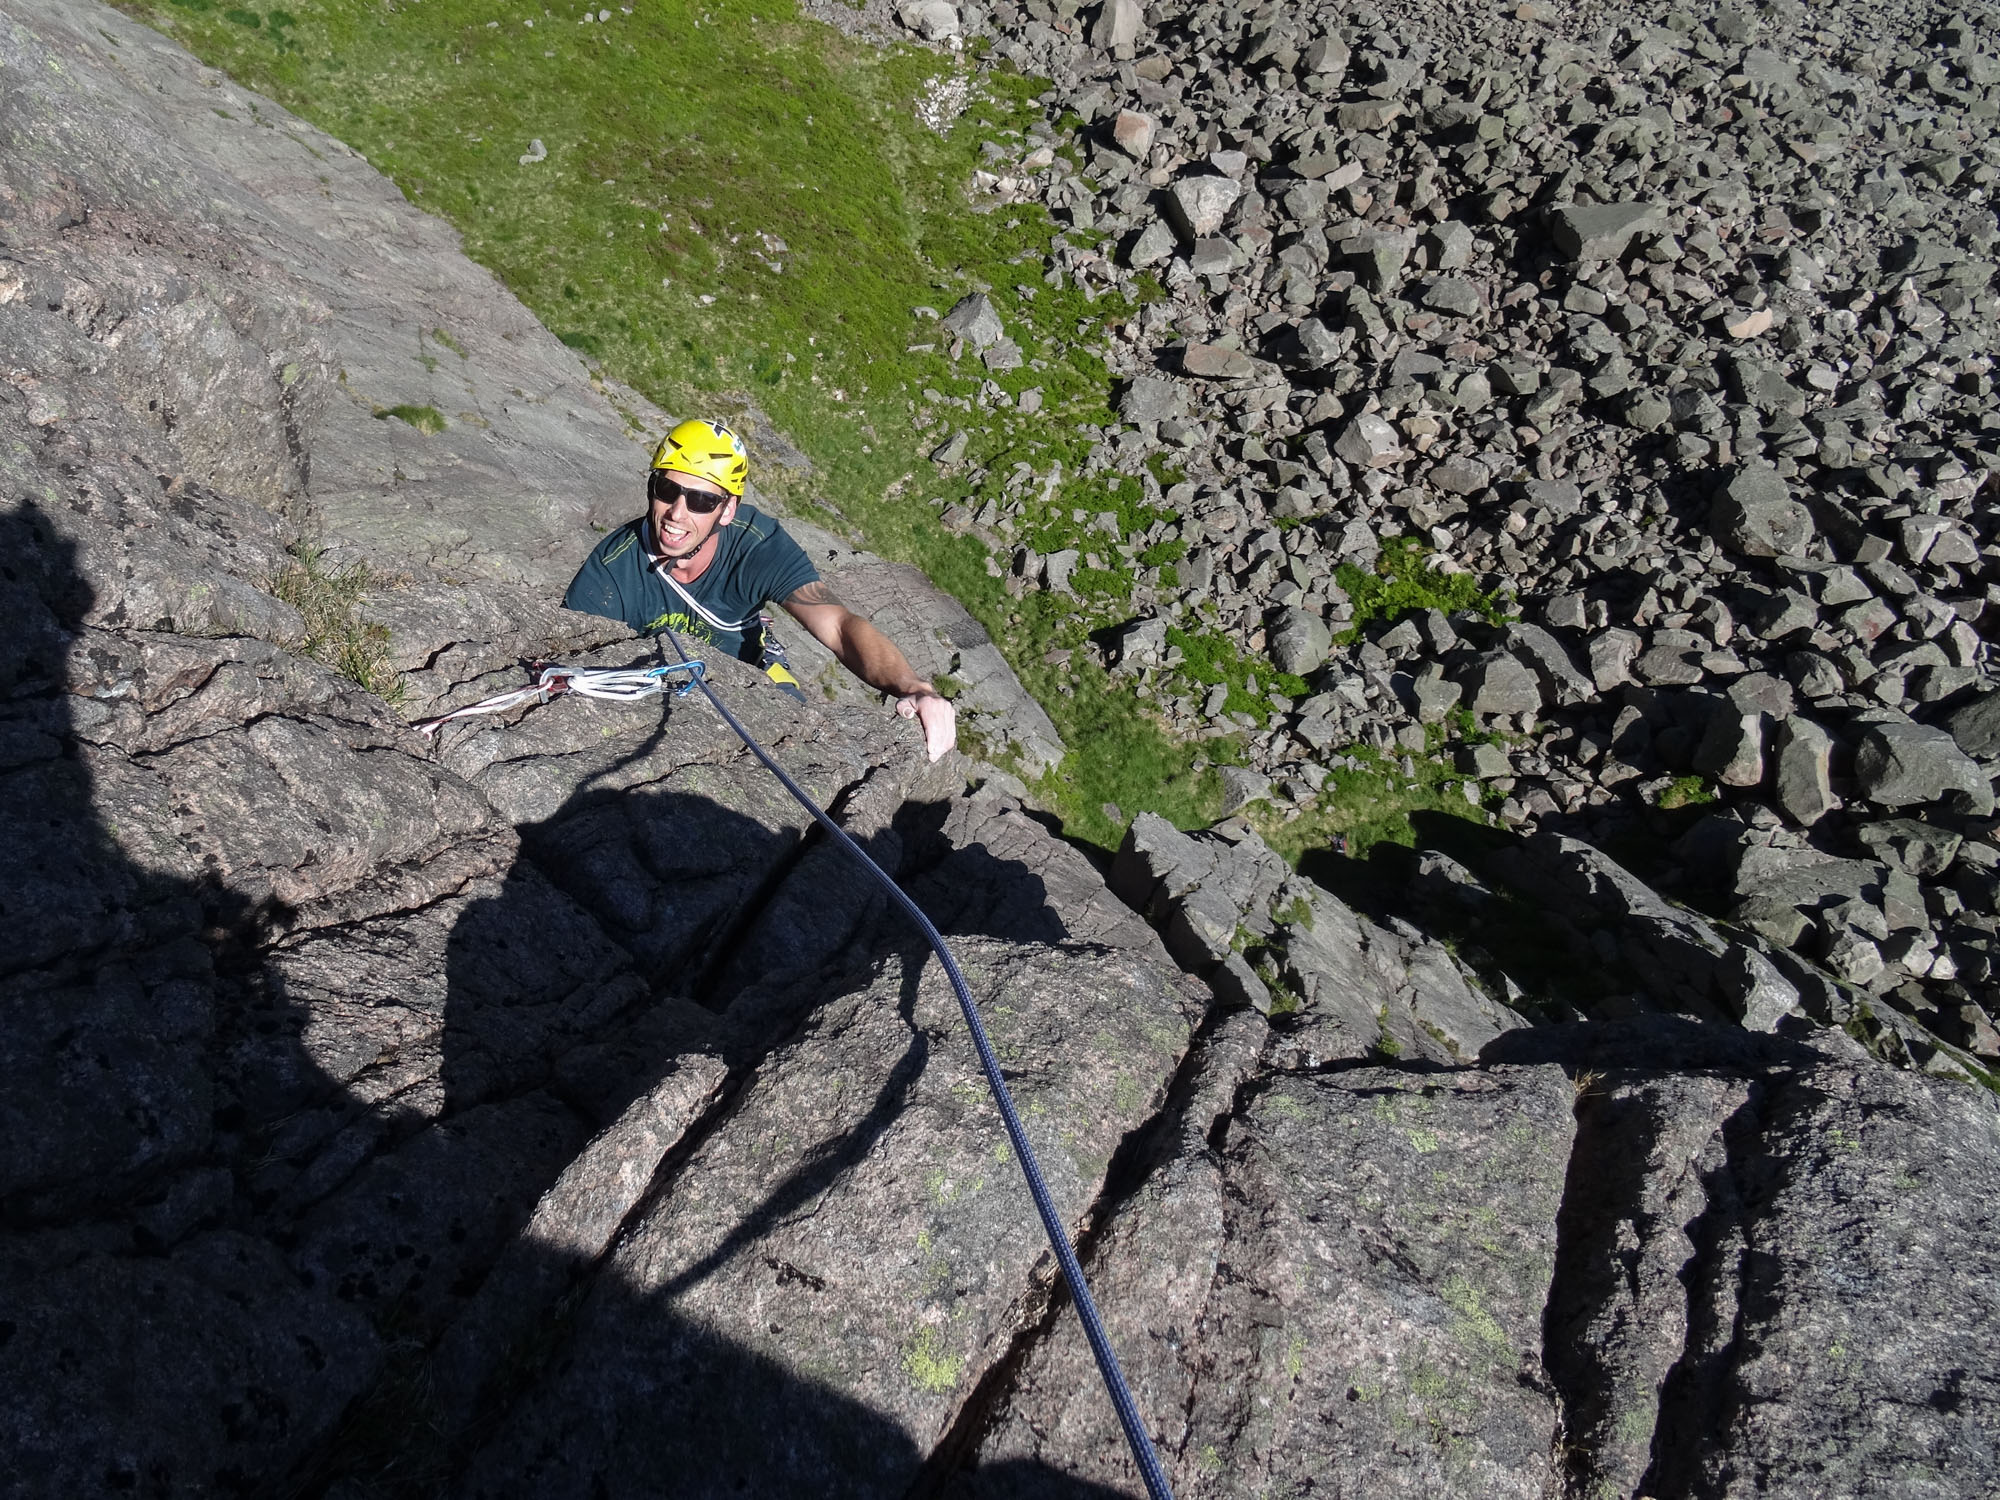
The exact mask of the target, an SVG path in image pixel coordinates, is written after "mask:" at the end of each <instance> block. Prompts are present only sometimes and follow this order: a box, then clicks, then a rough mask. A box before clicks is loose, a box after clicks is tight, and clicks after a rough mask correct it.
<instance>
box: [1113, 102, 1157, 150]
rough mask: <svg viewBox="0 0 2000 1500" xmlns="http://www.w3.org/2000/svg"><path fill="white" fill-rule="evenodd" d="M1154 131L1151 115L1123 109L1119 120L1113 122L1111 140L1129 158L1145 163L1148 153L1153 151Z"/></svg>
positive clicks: (1119, 114)
mask: <svg viewBox="0 0 2000 1500" xmlns="http://www.w3.org/2000/svg"><path fill="white" fill-rule="evenodd" d="M1153 129H1154V125H1153V117H1152V116H1151V115H1147V114H1141V113H1140V112H1139V111H1138V110H1136V109H1121V110H1119V111H1118V118H1117V119H1115V120H1113V121H1112V122H1111V138H1112V139H1113V140H1115V141H1116V142H1117V143H1118V146H1119V149H1120V150H1122V151H1123V152H1124V153H1125V154H1126V155H1127V156H1130V157H1132V158H1134V159H1135V160H1138V161H1144V160H1145V159H1146V153H1147V152H1149V151H1151V150H1152V149H1153Z"/></svg>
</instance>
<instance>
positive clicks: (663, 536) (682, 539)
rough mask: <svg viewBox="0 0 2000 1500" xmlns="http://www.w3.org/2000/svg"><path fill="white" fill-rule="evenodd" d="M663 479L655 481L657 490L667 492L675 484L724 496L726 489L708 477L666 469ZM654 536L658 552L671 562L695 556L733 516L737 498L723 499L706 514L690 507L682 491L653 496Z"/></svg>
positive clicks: (685, 488)
mask: <svg viewBox="0 0 2000 1500" xmlns="http://www.w3.org/2000/svg"><path fill="white" fill-rule="evenodd" d="M665 479H666V482H665V483H662V484H656V485H655V486H654V488H655V490H656V491H659V490H666V491H669V492H670V493H671V492H672V491H673V490H674V489H676V488H678V489H680V490H686V491H689V492H691V493H697V494H702V495H716V496H725V495H727V493H728V492H727V491H726V490H724V489H723V488H722V486H721V485H719V484H717V483H715V481H713V480H711V479H702V478H699V477H698V476H696V475H693V474H675V473H669V474H667V475H666V476H665ZM650 509H651V516H652V522H653V537H654V540H655V543H656V544H657V546H658V547H659V555H660V556H661V557H664V558H666V559H668V560H669V561H671V562H678V561H680V560H681V559H683V558H688V557H692V556H694V554H695V553H697V552H699V551H700V550H701V546H702V543H704V542H706V541H707V540H708V539H709V537H710V536H711V535H712V534H713V533H714V531H715V528H716V527H718V526H727V525H728V524H729V523H730V522H731V521H733V520H734V519H735V518H736V502H735V500H733V499H728V500H725V502H724V503H723V505H722V506H721V507H720V508H719V509H717V510H712V511H710V512H709V513H708V514H707V515H703V514H701V513H700V512H699V511H697V510H695V509H693V508H692V507H691V506H690V505H689V504H688V502H687V498H686V496H685V495H681V494H677V493H675V494H672V497H671V498H670V499H658V498H656V499H654V500H653V501H652V502H651V508H650Z"/></svg>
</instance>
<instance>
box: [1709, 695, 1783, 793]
mask: <svg viewBox="0 0 2000 1500" xmlns="http://www.w3.org/2000/svg"><path fill="white" fill-rule="evenodd" d="M1765 722H1766V720H1765V716H1764V715H1763V714H1761V713H1757V712H1755V711H1752V712H1750V713H1743V712H1741V711H1739V710H1737V709H1735V708H1733V707H1732V708H1725V709H1722V710H1720V711H1718V712H1717V713H1716V714H1714V715H1713V716H1712V717H1711V718H1710V719H1709V721H1708V727H1707V729H1706V730H1705V731H1704V732H1703V734H1702V738H1701V743H1700V744H1698V745H1697V746H1695V752H1694V768H1695V769H1696V770H1697V771H1702V772H1705V773H1707V774H1708V775H1710V776H1713V777H1714V778H1715V779H1716V780H1717V781H1719V782H1721V783H1722V784H1723V785H1724V786H1735V787H1752V786H1757V785H1760V784H1761V783H1762V782H1763V780H1764V725H1765Z"/></svg>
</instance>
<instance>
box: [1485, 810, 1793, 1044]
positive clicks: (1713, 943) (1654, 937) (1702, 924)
mask: <svg viewBox="0 0 2000 1500" xmlns="http://www.w3.org/2000/svg"><path fill="white" fill-rule="evenodd" d="M1491 868H1492V869H1493V872H1494V873H1495V874H1497V875H1499V876H1500V878H1502V879H1503V880H1505V881H1506V882H1507V883H1508V884H1509V885H1511V886H1513V887H1514V888H1515V889H1516V890H1518V891H1520V892H1522V893H1523V894H1526V895H1529V896H1532V897H1534V898H1536V899H1538V900H1542V901H1545V902H1547V903H1549V904H1550V905H1552V906H1554V907H1556V908H1557V909H1559V910H1562V911H1564V912H1565V913H1566V914H1568V916H1569V918H1570V920H1572V921H1577V920H1579V919H1589V918H1591V917H1594V918H1595V920H1596V921H1598V922H1600V923H1604V924H1607V925H1608V927H1609V930H1610V934H1611V938H1612V949H1611V951H1612V952H1614V953H1616V954H1617V955H1618V956H1619V957H1620V958H1622V959H1623V961H1624V963H1625V965H1626V967H1627V969H1628V970H1629V971H1630V972H1631V974H1632V975H1633V977H1634V978H1635V979H1636V980H1637V981H1638V983H1640V984H1641V985H1643V986H1644V987H1645V989H1646V991H1647V992H1648V993H1649V994H1650V995H1651V997H1652V998H1653V999H1654V1001H1656V1002H1657V1003H1658V1004H1660V1005H1662V1006H1665V1007H1667V1008H1669V1009H1673V1010H1678V1011H1681V1012H1683V1013H1686V1014H1692V1015H1694V1016H1697V1017H1712V1016H1716V1015H1722V1016H1727V1017H1729V1018H1730V1019H1732V1020H1739V1021H1740V1020H1742V1019H1743V1018H1744V1017H1745V1016H1747V1015H1752V1014H1754V1015H1757V1016H1759V1017H1761V1018H1762V1019H1763V1023H1764V1024H1766V1025H1769V1024H1774V1023H1775V1021H1776V1019H1777V1018H1778V1017H1779V1016H1781V1015H1783V1014H1786V1013H1788V1012H1790V1011H1793V1010H1796V1009H1797V1006H1798V991H1797V989H1796V987H1795V986H1793V985H1791V984H1790V983H1789V981H1787V980H1786V979H1784V977H1783V976H1782V975H1781V974H1779V973H1778V972H1777V971H1776V970H1775V969H1773V968H1772V966H1771V964H1770V963H1769V961H1768V960H1766V959H1764V958H1763V956H1762V955H1760V954H1758V953H1756V952H1754V950H1748V949H1746V948H1745V947H1744V945H1743V944H1741V943H1733V942H1731V941H1729V940H1728V939H1726V938H1725V937H1723V936H1722V934H1721V933H1719V932H1718V931H1717V930H1716V928H1715V927H1714V926H1713V925H1712V924H1711V923H1709V922H1708V921H1706V920H1705V919H1703V918H1701V917H1699V916H1697V915H1696V914H1695V913H1693V912H1690V911H1687V910H1685V909H1683V908H1680V907H1676V906H1674V905H1672V904H1671V903H1669V902H1668V901H1666V900H1664V899H1663V898H1662V897H1661V896H1660V895H1659V894H1658V893H1657V892H1655V891H1653V890H1651V889H1650V888H1648V887H1647V886H1646V885H1645V884H1644V883H1643V882H1641V881H1639V880H1638V879H1636V878H1634V877H1633V875H1632V874H1631V872H1629V871H1628V870H1626V869H1625V868H1624V867H1623V866H1621V865H1619V864H1618V863H1617V862H1616V861H1615V860H1613V859H1611V858H1610V857H1609V856H1607V855H1605V854H1604V853H1603V852H1601V851H1600V850H1597V849H1594V848H1592V847H1591V846H1590V845H1588V844H1586V843H1584V842H1582V841H1581V840H1579V839H1572V838H1566V837H1562V836H1559V835H1555V834H1548V833H1542V834H1536V835H1535V836H1534V837H1533V838H1531V839H1529V840H1528V841H1527V842H1526V844H1525V845H1520V846H1516V847H1514V848H1512V849H1510V850H1507V851H1504V852H1503V853H1502V854H1501V855H1499V856H1497V857H1496V858H1495V860H1494V861H1493V862H1492V865H1491Z"/></svg>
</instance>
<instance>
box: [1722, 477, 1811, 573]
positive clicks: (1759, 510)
mask: <svg viewBox="0 0 2000 1500" xmlns="http://www.w3.org/2000/svg"><path fill="white" fill-rule="evenodd" d="M1710 525H1711V526H1712V527H1713V528H1714V531H1715V534H1716V538H1717V539H1718V540H1719V541H1721V542H1722V543H1723V544H1724V545H1725V546H1727V547H1729V548H1730V549H1732V550H1733V551H1736V552H1740V553H1742V554H1743V555H1744V556H1746V557H1788V556H1794V555H1797V554H1799V553H1802V552H1804V551H1805V546H1806V543H1807V542H1809V541H1811V540H1812V537H1813V534H1814V531H1813V520H1812V513H1811V512H1810V511H1808V510H1807V509H1806V508H1805V506H1804V505H1802V504H1800V503H1799V502H1798V501H1797V500H1795V499H1793V498H1792V493H1791V487H1790V486H1789V485H1787V484H1786V483H1785V481H1784V479H1783V478H1781V477H1780V476H1779V474H1778V472H1777V470H1775V469H1771V468H1766V467H1763V466H1761V465H1752V466H1751V467H1749V468H1745V469H1742V470H1740V471H1738V473H1737V474H1736V476H1735V477H1734V478H1732V479H1731V480H1730V481H1729V482H1728V483H1727V484H1726V485H1724V486H1723V487H1722V490H1721V492H1720V493H1719V494H1718V495H1717V496H1716V500H1715V506H1714V509H1713V512H1712V513H1711V515H1710Z"/></svg>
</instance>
